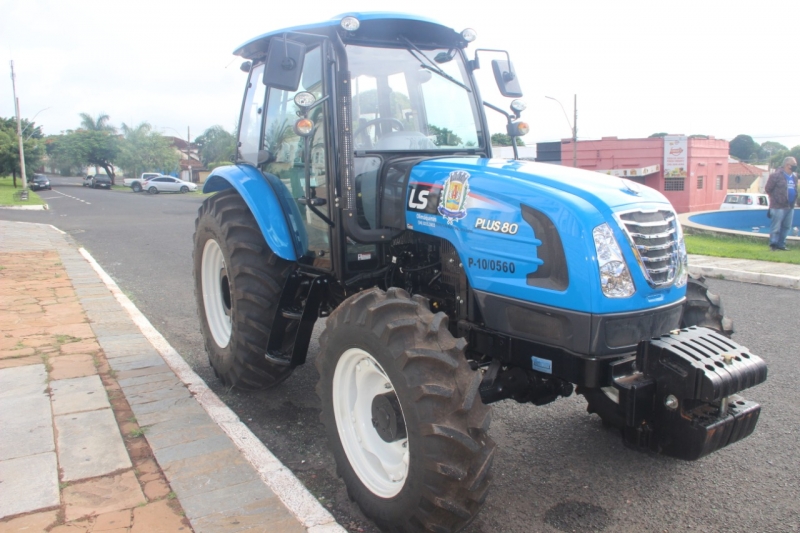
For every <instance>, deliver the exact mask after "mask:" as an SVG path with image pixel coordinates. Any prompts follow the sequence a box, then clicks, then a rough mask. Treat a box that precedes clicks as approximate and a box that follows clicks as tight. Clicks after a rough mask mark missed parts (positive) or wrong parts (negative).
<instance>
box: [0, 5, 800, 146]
mask: <svg viewBox="0 0 800 533" xmlns="http://www.w3.org/2000/svg"><path fill="white" fill-rule="evenodd" d="M397 5H398V4H397V2H391V3H390V2H384V1H381V0H371V1H367V0H348V1H341V0H328V1H325V2H321V1H316V0H309V1H305V2H303V1H288V2H279V1H277V0H260V1H251V0H227V1H224V2H220V1H213V2H212V1H199V2H197V1H196V2H186V1H183V2H178V1H173V0H137V1H135V2H119V1H109V0H102V1H94V0H0V55H2V56H3V58H5V60H6V61H4V63H3V65H1V66H2V67H3V68H4V69H5V72H6V75H5V76H4V77H3V79H4V80H5V81H4V82H0V116H4V117H10V116H13V115H14V105H13V97H12V88H11V79H10V65H9V60H12V59H13V60H14V66H15V71H16V75H17V96H18V97H19V98H20V104H21V108H22V115H23V116H24V117H27V118H32V117H33V116H34V115H36V118H35V121H36V123H37V124H40V125H41V126H43V129H44V131H45V133H48V134H50V133H59V132H60V131H63V130H66V129H71V128H76V127H77V126H78V125H79V121H80V119H79V117H78V114H79V113H81V112H86V113H89V114H91V115H93V116H96V115H98V114H100V113H105V114H108V115H109V116H110V117H111V123H112V124H114V125H115V126H119V125H120V124H121V123H123V122H124V123H126V124H128V125H137V124H139V123H140V122H143V121H146V122H149V123H150V124H152V125H153V126H155V127H156V128H158V129H159V130H160V131H163V132H164V133H165V134H166V135H178V136H180V137H183V138H185V137H186V134H187V133H186V132H187V127H189V128H191V136H192V138H194V137H196V136H197V135H199V134H200V133H202V131H203V130H204V129H206V128H208V127H209V126H212V125H215V124H220V125H222V126H224V127H225V128H227V129H229V130H232V129H233V127H234V125H235V122H236V119H237V115H238V111H239V106H240V104H241V96H242V91H243V87H244V82H245V75H244V73H242V72H241V71H240V70H239V64H240V63H241V59H240V58H238V57H235V56H233V55H232V51H233V50H234V48H236V47H237V46H238V45H239V44H241V43H243V42H244V41H246V40H248V39H250V38H251V37H254V36H256V35H259V34H261V33H264V32H266V31H271V30H275V29H280V28H283V27H287V26H292V25H298V24H304V23H310V22H318V21H320V20H326V19H329V18H331V17H332V16H334V15H337V14H339V13H342V12H346V11H359V10H361V11H370V10H371V11H375V10H378V11H379V10H390V11H396V10H397ZM478 5H481V6H482V7H481V9H478V8H477V7H476V6H478ZM457 6H470V7H465V8H461V7H457ZM473 6H474V7H473ZM301 7H302V9H301ZM402 9H403V11H405V12H409V13H417V14H422V15H425V16H427V17H430V18H434V19H436V20H438V21H440V22H442V23H443V24H446V25H448V26H451V27H453V28H454V29H457V30H459V31H460V30H461V29H463V28H465V27H471V28H474V29H475V30H476V31H477V33H478V40H477V42H476V43H474V45H473V47H472V48H475V47H481V48H504V49H507V50H508V51H509V52H510V53H511V57H512V60H513V61H514V64H515V67H516V70H517V73H518V75H519V77H520V80H521V82H522V86H523V90H524V92H525V98H524V99H525V101H526V102H527V103H528V111H526V113H525V114H524V118H525V119H526V120H527V121H528V122H529V124H530V125H531V133H529V134H528V135H527V137H526V138H525V140H526V142H527V143H528V144H530V143H532V142H537V141H551V140H558V139H561V138H562V137H565V138H566V137H569V136H570V135H571V130H570V125H569V124H568V122H567V119H566V118H565V116H564V113H563V112H562V110H561V107H559V105H558V104H557V103H556V102H554V101H552V100H548V99H546V98H545V96H552V97H554V98H557V99H558V100H560V101H561V102H562V103H563V105H564V108H565V109H566V112H567V114H568V115H569V117H570V119H569V120H572V102H573V94H577V95H578V138H579V139H597V138H600V137H604V136H617V137H620V138H632V137H647V136H649V135H650V134H651V133H654V132H661V131H663V132H668V133H684V134H687V135H689V134H706V135H713V136H715V137H717V138H723V139H728V140H730V139H732V138H733V137H735V136H736V135H737V134H740V133H745V134H748V135H751V136H753V137H754V138H755V139H756V141H758V142H763V141H767V140H774V141H778V142H780V143H782V144H784V145H787V146H788V147H790V148H791V147H792V146H795V145H798V144H800V89H798V87H799V86H798V83H797V80H798V78H800V76H798V73H797V72H795V71H794V69H796V68H797V67H796V66H795V65H796V64H797V61H796V57H797V51H798V47H797V46H796V45H793V44H791V43H792V42H795V43H796V42H797V39H798V37H797V30H796V26H797V21H798V20H800V2H798V1H797V0H783V1H761V2H755V3H754V2H744V1H740V0H734V1H731V0H729V1H725V2H723V1H719V2H718V1H710V0H694V1H684V0H669V1H661V2H650V1H643V0H634V1H622V0H620V1H610V0H606V1H588V0H586V1H574V0H557V1H556V0H550V1H541V0H539V1H536V2H524V1H522V2H521V1H513V2H486V3H480V4H479V3H478V2H455V1H452V0H447V1H445V0H405V1H404V2H402ZM490 10H493V11H490ZM470 55H471V54H470ZM483 70H490V69H486V68H485V69H483ZM492 85H493V84H492ZM489 89H493V87H487V86H486V85H485V84H484V97H485V98H486V99H487V100H490V101H493V102H494V103H499V104H502V105H503V107H506V106H507V102H505V101H502V100H501V98H500V97H499V96H495V95H494V93H493V92H492V91H490V90H489ZM37 113H38V115H37ZM497 131H500V129H499V128H497Z"/></svg>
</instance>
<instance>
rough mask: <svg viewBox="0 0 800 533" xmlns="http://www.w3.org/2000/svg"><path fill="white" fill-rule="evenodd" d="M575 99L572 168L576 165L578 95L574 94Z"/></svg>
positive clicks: (573, 104)
mask: <svg viewBox="0 0 800 533" xmlns="http://www.w3.org/2000/svg"><path fill="white" fill-rule="evenodd" d="M574 96H575V100H574V101H573V103H572V106H573V109H574V110H575V115H574V117H573V119H572V168H577V166H578V95H577V94H576V95H574Z"/></svg>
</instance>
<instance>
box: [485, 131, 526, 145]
mask: <svg viewBox="0 0 800 533" xmlns="http://www.w3.org/2000/svg"><path fill="white" fill-rule="evenodd" d="M492 146H511V136H510V135H507V134H505V133H493V134H492ZM517 146H525V141H523V140H522V139H520V138H519V137H517Z"/></svg>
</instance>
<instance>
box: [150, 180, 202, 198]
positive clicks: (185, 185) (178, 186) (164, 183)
mask: <svg viewBox="0 0 800 533" xmlns="http://www.w3.org/2000/svg"><path fill="white" fill-rule="evenodd" d="M142 188H143V189H144V190H146V191H147V192H149V193H150V194H158V193H160V192H189V191H196V190H197V184H195V183H192V182H191V181H183V180H181V179H178V178H173V177H172V176H158V177H155V178H151V179H149V180H147V181H146V182H144V183H143V184H142Z"/></svg>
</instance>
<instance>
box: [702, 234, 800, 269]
mask: <svg viewBox="0 0 800 533" xmlns="http://www.w3.org/2000/svg"><path fill="white" fill-rule="evenodd" d="M792 245H793V243H788V242H787V247H788V248H789V250H788V251H786V252H773V251H772V250H770V249H769V242H768V241H767V239H763V240H760V241H755V240H750V239H743V238H738V237H711V236H708V235H686V250H687V251H688V252H689V253H690V254H697V255H710V256H714V257H732V258H734V259H757V260H759V261H773V262H776V263H794V264H796V265H800V247H798V246H797V245H794V246H792Z"/></svg>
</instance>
